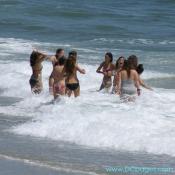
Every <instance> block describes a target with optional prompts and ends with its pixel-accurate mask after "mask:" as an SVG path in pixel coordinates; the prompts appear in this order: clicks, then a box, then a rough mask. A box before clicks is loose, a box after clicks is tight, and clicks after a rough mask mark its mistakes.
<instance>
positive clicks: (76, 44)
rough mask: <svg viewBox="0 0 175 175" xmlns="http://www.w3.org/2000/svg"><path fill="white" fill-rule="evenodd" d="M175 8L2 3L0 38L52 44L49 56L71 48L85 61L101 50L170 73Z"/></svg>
mask: <svg viewBox="0 0 175 175" xmlns="http://www.w3.org/2000/svg"><path fill="white" fill-rule="evenodd" d="M174 9H175V2H174V1H173V0H168V1H161V0H151V1H144V0H133V1H130V0H126V1H122V0H117V1H115V0H109V1H105V0H89V1H84V0H83V1H82V0H74V1H71V0H68V1H64V0H59V1H56V0H52V1H46V0H43V1H36V0H31V1H24V0H1V1H0V26H1V31H0V37H2V38H20V39H29V40H36V41H39V42H41V41H42V42H49V43H55V47H53V46H50V47H49V48H48V49H49V50H50V51H52V52H54V51H55V49H56V48H57V45H59V46H60V45H61V44H62V45H63V44H66V45H71V48H77V49H79V51H80V53H81V54H80V55H82V57H81V58H82V60H84V62H88V63H97V59H102V58H103V56H104V52H105V51H111V52H113V53H114V55H115V57H118V56H119V55H126V56H128V55H130V54H132V53H133V54H137V55H138V56H139V57H140V59H141V61H142V62H144V63H145V66H147V67H149V69H153V70H154V69H159V68H160V69H161V70H163V71H167V67H168V71H172V72H173V70H174V65H175V61H174V60H175V59H174V47H175V31H174V28H175V23H174V21H175V18H174V16H175V10H174ZM71 48H68V49H71ZM86 49H87V50H86ZM94 59H95V60H94Z"/></svg>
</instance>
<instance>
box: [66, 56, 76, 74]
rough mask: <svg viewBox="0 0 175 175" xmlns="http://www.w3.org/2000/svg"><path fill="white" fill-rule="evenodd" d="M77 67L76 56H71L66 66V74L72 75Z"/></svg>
mask: <svg viewBox="0 0 175 175" xmlns="http://www.w3.org/2000/svg"><path fill="white" fill-rule="evenodd" d="M75 66H76V57H75V56H74V55H70V56H69V57H68V59H67V61H66V64H65V72H66V73H67V74H68V75H70V74H72V73H73V72H74V70H75Z"/></svg>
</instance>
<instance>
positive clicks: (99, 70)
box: [96, 62, 104, 74]
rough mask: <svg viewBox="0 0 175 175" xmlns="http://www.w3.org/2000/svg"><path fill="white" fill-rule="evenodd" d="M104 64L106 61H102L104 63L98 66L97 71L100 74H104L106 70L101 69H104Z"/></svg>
mask: <svg viewBox="0 0 175 175" xmlns="http://www.w3.org/2000/svg"><path fill="white" fill-rule="evenodd" d="M103 66H104V62H102V63H101V64H100V66H99V67H98V68H97V70H96V72H97V73H100V74H104V72H103V71H101V69H102V67H103Z"/></svg>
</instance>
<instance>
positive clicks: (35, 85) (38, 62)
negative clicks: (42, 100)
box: [29, 51, 47, 94]
mask: <svg viewBox="0 0 175 175" xmlns="http://www.w3.org/2000/svg"><path fill="white" fill-rule="evenodd" d="M46 58H47V55H46V54H43V53H40V52H38V51H33V52H32V53H31V55H30V66H31V67H32V75H31V77H30V80H29V83H30V86H31V91H32V92H33V93H35V94H39V93H41V91H42V89H43V84H42V68H43V66H42V62H43V61H44V60H45V59H46Z"/></svg>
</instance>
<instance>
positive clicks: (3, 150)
mask: <svg viewBox="0 0 175 175" xmlns="http://www.w3.org/2000/svg"><path fill="white" fill-rule="evenodd" d="M174 29H175V1H174V0H166V1H163V0H148V1H143V0H132V1H131V0H125V1H122V0H108V1H107V0H89V1H85V0H66V1H65V0H50V1H46V0H42V1H41V0H30V1H25V0H0V71H1V74H0V82H1V83H0V135H1V138H0V169H1V172H2V170H3V172H4V173H6V174H5V175H7V174H10V173H11V172H13V171H14V172H15V173H16V174H24V173H23V172H24V171H25V173H28V174H33V172H34V173H35V174H43V173H45V174H46V173H47V172H49V173H50V174H57V173H58V174H104V173H106V172H105V169H104V167H105V166H123V167H124V166H140V167H147V166H149V167H157V168H162V167H170V168H175V163H174V162H175V151H174V147H175V137H174V136H175V129H174V126H175V120H174V119H175V108H174V104H175V69H174V67H175V57H174V55H175V50H174V48H175V30H174ZM60 47H62V48H64V49H65V52H66V54H67V53H68V52H69V51H70V50H72V49H75V50H77V51H78V62H79V64H80V66H81V67H83V68H85V69H86V72H87V74H86V75H84V76H81V75H78V76H79V79H80V85H81V96H80V97H79V98H78V99H73V98H71V99H68V98H66V97H65V98H63V99H61V102H60V103H58V104H55V105H53V104H51V103H50V101H51V100H52V98H53V97H52V96H50V95H49V93H48V77H49V75H50V73H51V71H52V65H51V63H50V62H44V63H43V83H44V91H43V93H42V94H41V95H39V96H32V95H31V92H30V87H29V84H28V80H29V78H30V75H31V67H30V65H29V56H30V53H31V51H32V49H33V48H37V49H39V50H43V51H45V52H47V53H49V54H54V53H55V50H56V49H57V48H60ZM107 51H111V52H112V53H113V55H114V61H115V60H116V59H117V58H118V57H119V56H120V55H124V56H125V57H128V56H129V55H131V54H136V55H137V56H138V57H139V63H143V64H144V68H145V71H144V73H143V79H144V80H145V82H146V83H148V85H150V86H152V87H153V89H154V91H147V90H144V89H142V95H141V97H139V98H138V99H137V100H136V102H135V103H133V104H123V103H120V101H119V99H118V98H117V97H116V96H114V95H111V94H105V93H98V92H96V90H97V89H98V88H99V86H100V83H101V79H102V77H101V76H100V75H98V74H96V72H95V71H96V68H97V66H98V65H99V64H100V63H101V62H102V61H103V59H104V55H105V52H107ZM13 161H14V162H15V163H14V164H13ZM23 164H26V165H23ZM26 166H27V167H26ZM32 166H34V167H33V168H32ZM7 167H9V171H7V169H8V168H7ZM10 170H11V171H10ZM52 170H53V171H52ZM37 172H38V173H37Z"/></svg>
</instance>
